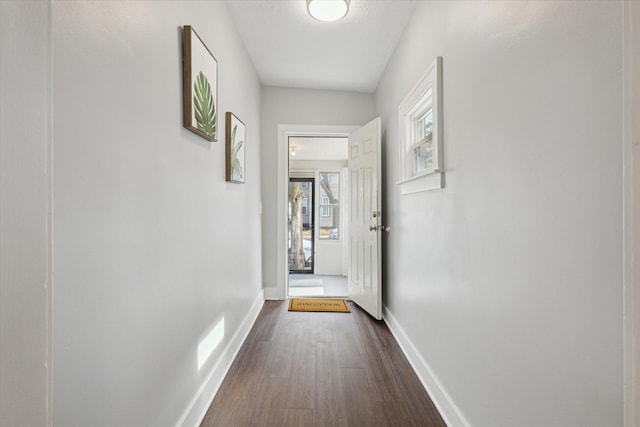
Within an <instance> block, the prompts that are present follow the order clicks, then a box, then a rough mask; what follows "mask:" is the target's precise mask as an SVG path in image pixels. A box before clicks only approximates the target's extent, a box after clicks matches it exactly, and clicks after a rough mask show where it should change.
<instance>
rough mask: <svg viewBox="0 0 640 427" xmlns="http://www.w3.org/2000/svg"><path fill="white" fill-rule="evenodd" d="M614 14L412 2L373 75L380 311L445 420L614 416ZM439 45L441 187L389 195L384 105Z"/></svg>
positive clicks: (563, 6)
mask: <svg viewBox="0 0 640 427" xmlns="http://www.w3.org/2000/svg"><path fill="white" fill-rule="evenodd" d="M621 10H622V7H621V3H620V2H617V1H616V2H580V1H578V2H547V1H541V2H530V1H528V2H510V1H500V2H492V1H491V2H490V1H468V2H459V1H450V2H419V3H418V4H417V5H416V9H415V10H414V13H413V17H412V20H411V22H410V23H409V26H408V27H407V29H406V31H405V34H404V36H403V38H402V40H401V41H400V44H399V46H398V49H397V50H396V52H395V53H394V56H393V57H392V59H391V61H390V63H389V64H388V67H387V69H386V71H385V73H384V75H383V78H382V80H381V82H380V84H379V86H378V89H377V91H376V114H377V115H380V116H381V117H382V118H383V129H384V133H385V141H386V142H385V145H384V149H383V155H384V156H385V157H384V158H385V161H384V166H383V167H384V168H385V169H386V173H385V178H384V180H385V181H384V182H385V185H384V188H385V190H386V200H385V203H384V205H385V210H384V212H385V213H386V218H387V223H388V225H390V226H391V232H390V233H389V235H388V239H387V241H386V250H385V259H386V261H385V277H384V279H385V280H384V286H385V292H384V304H385V306H386V308H387V314H386V316H387V318H392V319H393V320H395V326H394V328H395V330H396V333H398V332H399V331H402V332H404V333H405V334H406V336H405V338H406V341H405V345H408V346H409V347H410V346H411V345H413V348H410V349H411V350H412V351H415V353H414V357H413V360H414V363H416V364H417V366H418V370H419V371H420V372H421V373H422V375H423V376H428V375H429V370H430V373H431V374H433V378H431V380H433V381H432V382H431V384H432V385H434V384H435V387H437V381H439V383H440V385H441V388H440V390H438V391H439V392H438V393H434V394H437V395H438V400H439V405H440V406H441V407H443V408H445V409H446V410H445V412H446V414H445V415H447V416H449V418H450V420H452V425H458V424H462V423H463V422H464V419H465V418H466V420H467V421H468V423H469V424H471V425H473V426H490V427H500V426H519V427H525V426H548V427H550V426H563V427H567V426H580V427H586V426H603V425H610V426H614V425H622V414H623V411H622V408H623V403H622V402H623V395H622V390H623V386H622V383H623V381H622V375H623V372H622V168H621V166H622V150H621V149H622V144H621V141H622V135H621V129H622V121H621V117H622V110H621V108H622V80H621V77H622V76H621V69H622V44H621V41H622V27H621V25H622V15H621ZM437 55H441V56H442V57H443V70H444V71H443V82H444V91H443V92H444V144H445V170H446V188H444V189H442V190H433V191H430V192H422V193H417V194H413V195H406V196H400V195H399V192H398V188H397V186H396V184H395V181H396V180H397V179H398V177H399V171H398V163H399V161H398V150H397V144H398V137H397V130H398V123H397V107H398V105H399V104H400V102H401V101H402V99H403V97H404V96H405V95H406V94H407V93H408V91H409V90H410V89H411V87H412V86H413V85H414V84H415V83H416V82H417V81H418V79H419V78H420V77H421V76H422V74H423V73H424V71H425V70H426V69H427V67H428V66H429V65H430V64H431V63H432V61H433V60H434V58H435V57H436V56H437ZM421 360H422V361H424V364H422V363H421ZM441 392H442V393H441ZM445 393H448V396H449V398H450V403H451V405H448V404H447V402H444V400H443V397H442V396H446V394H445ZM455 407H457V408H458V410H459V413H458V414H455ZM447 408H448V409H447Z"/></svg>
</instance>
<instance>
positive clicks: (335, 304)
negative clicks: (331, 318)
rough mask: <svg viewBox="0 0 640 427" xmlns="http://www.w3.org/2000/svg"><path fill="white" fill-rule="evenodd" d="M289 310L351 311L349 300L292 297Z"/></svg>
mask: <svg viewBox="0 0 640 427" xmlns="http://www.w3.org/2000/svg"><path fill="white" fill-rule="evenodd" d="M289 311H326V312H333V313H351V310H350V309H349V303H348V302H347V300H344V299H325V298H291V299H290V300H289Z"/></svg>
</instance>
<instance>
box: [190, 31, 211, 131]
mask: <svg viewBox="0 0 640 427" xmlns="http://www.w3.org/2000/svg"><path fill="white" fill-rule="evenodd" d="M182 80H183V112H184V127H185V128H186V129H189V130H190V131H191V132H193V133H195V134H197V135H200V136H201V137H203V138H204V139H206V140H208V141H217V140H218V61H217V60H216V58H215V57H214V56H213V54H212V53H211V51H210V50H209V49H208V48H207V46H206V45H205V44H204V42H203V41H202V39H201V38H200V37H199V36H198V34H197V33H196V32H195V30H194V29H193V28H192V27H191V25H185V26H183V27H182Z"/></svg>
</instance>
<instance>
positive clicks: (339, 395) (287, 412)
mask: <svg viewBox="0 0 640 427" xmlns="http://www.w3.org/2000/svg"><path fill="white" fill-rule="evenodd" d="M201 426H205V427H210V426H224V427H226V426H270V427H271V426H425V427H430V426H446V424H445V423H444V421H443V420H442V418H441V417H440V415H439V414H438V411H437V410H436V408H435V406H434V405H433V403H432V402H431V399H430V398H429V396H428V395H427V393H426V392H425V390H424V388H423V387H422V384H421V383H420V381H419V380H418V377H417V376H416V374H415V373H414V371H413V370H412V368H411V366H410V365H409V363H408V362H407V359H406V358H405V357H404V354H403V353H402V352H401V350H400V347H399V346H398V344H397V343H396V341H395V339H394V338H393V336H392V335H391V332H390V331H389V329H388V328H387V326H386V325H385V324H384V322H378V321H376V320H373V319H372V318H371V317H369V316H368V315H367V314H366V313H365V312H364V311H362V310H361V309H359V308H358V307H357V306H356V305H355V304H353V303H351V313H349V314H345V313H300V312H288V311H287V302H286V301H266V302H265V304H264V307H263V309H262V311H261V312H260V315H259V317H258V320H257V321H256V323H255V325H254V326H253V329H252V330H251V332H250V333H249V336H248V337H247V339H246V341H245V343H244V344H243V346H242V348H241V349H240V352H239V353H238V356H237V357H236V360H235V361H234V362H233V365H232V366H231V369H230V370H229V373H228V374H227V376H226V378H225V380H224V381H223V383H222V386H221V387H220V390H219V391H218V394H217V395H216V397H215V399H214V400H213V403H212V404H211V407H210V408H209V410H208V412H207V414H206V416H205V418H204V420H203V421H202V424H201Z"/></svg>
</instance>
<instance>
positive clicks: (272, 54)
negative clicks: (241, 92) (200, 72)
mask: <svg viewBox="0 0 640 427" xmlns="http://www.w3.org/2000/svg"><path fill="white" fill-rule="evenodd" d="M227 4H228V6H229V10H230V13H231V16H232V18H233V20H234V23H235V25H236V27H237V29H238V32H239V33H240V37H241V38H242V41H243V42H244V45H245V47H246V48H247V51H248V52H249V55H250V56H251V59H252V60H253V63H254V65H255V67H256V70H257V72H258V76H259V77H260V81H261V82H262V84H264V85H265V86H282V87H296V88H310V89H329V90H349V91H357V92H365V93H372V92H374V91H375V89H376V86H377V85H378V81H379V80H380V76H381V75H382V73H383V71H384V69H385V67H386V65H387V62H388V61H389V58H390V57H391V54H392V53H393V50H394V49H395V47H396V44H397V43H398V40H399V39H400V37H401V35H402V32H403V31H404V28H405V25H406V24H407V21H408V19H409V16H410V15H411V12H412V10H413V7H414V4H415V0H351V4H350V6H349V13H348V14H347V16H346V17H344V18H342V19H341V20H339V21H337V22H320V21H317V20H315V19H314V18H312V17H311V16H309V14H308V13H307V6H306V0H227Z"/></svg>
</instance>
